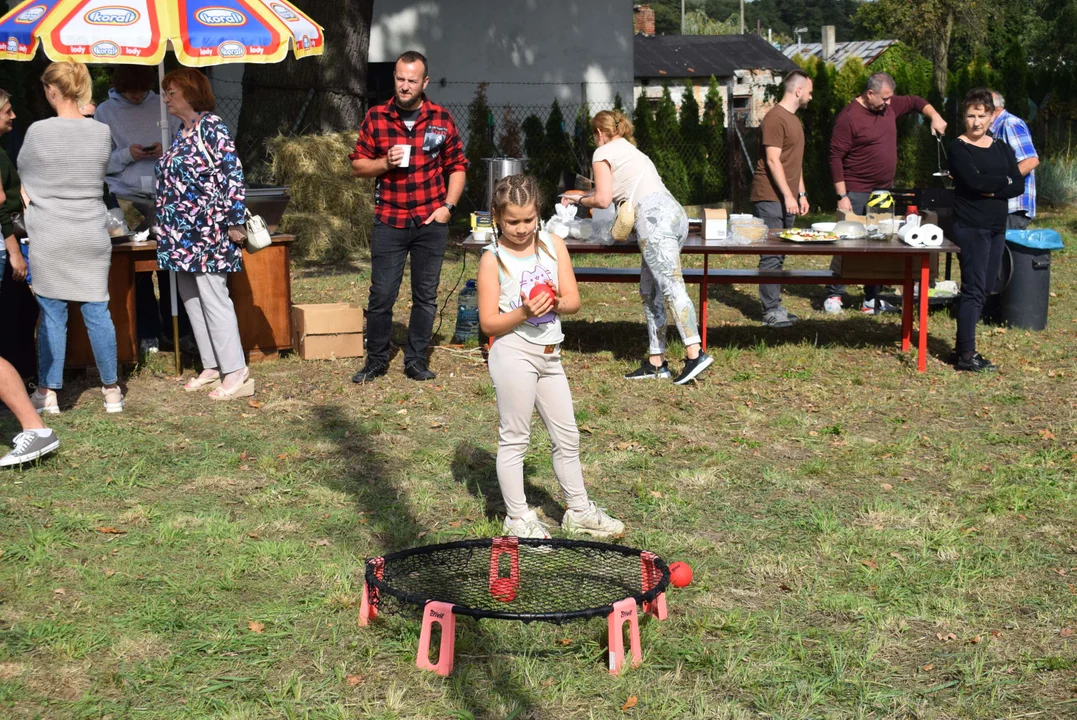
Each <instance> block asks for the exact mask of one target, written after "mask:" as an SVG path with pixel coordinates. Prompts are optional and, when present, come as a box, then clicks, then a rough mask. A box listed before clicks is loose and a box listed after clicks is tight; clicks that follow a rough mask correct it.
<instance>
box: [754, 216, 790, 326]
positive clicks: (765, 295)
mask: <svg viewBox="0 0 1077 720" xmlns="http://www.w3.org/2000/svg"><path fill="white" fill-rule="evenodd" d="M755 216H756V217H757V218H762V219H763V224H764V225H766V226H767V228H769V229H770V230H784V229H785V228H791V227H793V221H794V220H796V217H795V216H793V215H790V214H789V213H787V212H786V211H785V208H784V207H783V204H782V203H780V202H774V201H772V200H760V201H759V202H757V203H756V204H755ZM784 265H785V255H760V256H759V269H760V270H781V269H782V267H784ZM759 301H760V302H761V303H763V314H764V315H766V314H767V313H768V312H770V311H771V310H777V309H778V308H780V307H781V306H782V286H781V285H777V284H771V285H762V284H761V285H760V286H759Z"/></svg>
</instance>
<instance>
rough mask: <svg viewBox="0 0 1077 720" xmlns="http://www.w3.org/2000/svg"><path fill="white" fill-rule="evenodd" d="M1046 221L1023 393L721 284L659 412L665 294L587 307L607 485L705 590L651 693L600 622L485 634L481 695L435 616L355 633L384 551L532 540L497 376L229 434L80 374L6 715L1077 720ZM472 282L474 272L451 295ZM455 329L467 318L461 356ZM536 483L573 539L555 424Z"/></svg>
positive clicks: (65, 397)
mask: <svg viewBox="0 0 1077 720" xmlns="http://www.w3.org/2000/svg"><path fill="white" fill-rule="evenodd" d="M1048 223H1049V224H1053V225H1054V226H1056V227H1060V228H1064V229H1065V230H1066V235H1065V237H1066V241H1067V243H1068V244H1069V246H1070V248H1071V249H1070V250H1069V251H1064V252H1056V253H1055V254H1054V258H1053V260H1054V263H1053V285H1052V289H1053V291H1054V293H1055V296H1054V297H1053V298H1052V301H1051V316H1050V324H1049V327H1048V330H1047V331H1046V332H1042V333H1029V332H1023V331H1016V330H1004V329H1002V328H996V327H991V326H987V327H983V328H981V332H980V335H979V343H980V349H981V351H982V352H983V354H984V355H986V356H987V357H989V358H991V359H992V360H994V361H996V362H997V363H998V364H999V365H1000V367H1001V370H1000V372H999V373H998V374H997V375H991V376H983V377H970V376H968V375H958V374H955V373H954V372H953V371H952V370H951V369H950V368H949V367H948V366H947V365H945V364H944V362H943V359H945V357H946V356H947V354H948V353H949V351H950V349H951V345H952V338H953V335H954V322H953V320H952V319H951V317H950V316H949V314H948V312H947V311H945V310H942V311H939V312H935V313H933V314H932V317H931V331H932V334H931V342H930V350H931V354H932V358H930V359H929V362H928V372H927V374H925V375H920V374H917V373H916V372H915V357H912V356H905V355H902V354H901V353H900V352H899V347H898V337H899V320H898V318H897V317H896V316H894V317H891V316H886V317H882V318H878V319H876V318H868V317H861V316H859V314H858V313H847V315H846V317H844V318H843V319H834V318H831V317H829V316H824V315H823V313H822V312H821V311H819V310H813V309H812V303H815V304H816V306H817V305H818V303H819V302H820V301H821V300H822V289H821V288H814V287H804V288H799V287H792V288H788V293H787V296H786V300H787V305H788V306H789V307H790V309H791V310H792V311H793V312H794V313H796V314H798V315H800V316H801V318H802V321H801V322H800V323H799V324H798V325H796V326H795V327H793V328H790V329H787V330H768V329H765V328H763V327H762V326H761V325H760V322H759V306H758V300H757V298H756V294H755V288H754V286H740V287H721V288H715V289H714V290H712V292H713V296H712V303H711V317H710V323H709V325H710V342H711V345H712V353H713V355H714V357H715V359H716V362H715V365H714V367H713V369H712V370H711V371H710V372H709V373H708V374H707V375H705V376H704V377H703V379H702V380H701V381H700V382H698V383H696V384H694V385H690V386H686V387H683V388H681V387H676V386H673V385H671V384H669V383H635V384H633V383H629V382H628V381H625V380H623V379H621V375H622V374H623V373H624V372H625V371H626V370H628V369H629V368H630V367H631V366H633V365H634V363H636V362H638V359H639V358H640V357H641V356H642V353H643V351H644V340H645V333H644V330H643V325H642V313H641V310H640V304H639V299H638V295H637V293H636V291H635V289H634V288H633V287H631V286H613V285H588V286H584V287H583V297H584V307H583V310H582V312H581V313H580V314H579V315H578V316H577V317H575V318H573V319H571V320H570V321H568V322H566V324H565V328H566V333H567V336H568V340H567V342H566V352H565V365H566V368H567V372H568V374H569V378H570V381H571V383H572V387H573V392H574V396H575V403H576V408H577V418H578V421H579V424H580V427H581V430H582V434H583V439H582V446H583V461H584V467H585V474H586V478H587V481H588V484H589V490H590V492H591V494H592V496H593V497H594V498H595V499H597V500H598V501H599V503H600V504H602V505H604V506H606V507H607V508H608V509H609V511H610V512H611V513H612V514H614V515H616V516H618V517H620V518H623V519H624V520H625V521H626V523H627V524H628V526H629V531H628V534H627V536H626V537H625V540H624V542H625V543H626V544H629V545H632V546H636V547H643V548H647V549H651V550H654V551H656V552H658V553H659V554H660V555H662V556H663V557H664V558H666V559H667V560H670V561H672V560H685V561H687V562H689V563H690V564H691V565H692V566H693V567H694V569H695V582H694V583H693V584H692V585H691V586H689V587H687V588H685V589H681V590H673V591H671V592H670V594H669V608H670V619H669V620H668V621H666V622H663V623H657V622H653V621H645V622H643V624H642V632H643V652H644V662H643V665H642V666H641V667H639V668H637V669H632V670H629V671H627V672H625V673H624V674H623V675H621V676H620V677H612V676H610V675H609V673H608V672H607V671H606V656H605V651H604V641H605V626H604V623H603V622H602V621H600V620H591V621H588V622H583V623H575V624H568V625H564V626H560V627H558V626H552V625H542V624H538V625H530V626H524V625H520V624H515V623H506V622H493V621H484V622H482V623H478V624H477V623H475V622H474V621H471V620H470V619H466V618H463V619H461V620H460V622H459V624H458V639H457V646H456V648H457V655H456V670H455V672H454V674H453V676H452V677H451V678H450V679H447V680H446V679H442V678H439V677H436V676H434V675H431V674H429V673H424V672H421V671H419V670H417V669H416V668H415V666H414V662H415V646H416V640H417V636H418V631H419V627H418V623H417V622H415V621H413V620H410V619H408V618H405V617H402V616H388V617H385V616H382V617H379V618H378V621H377V622H376V623H375V624H374V625H373V626H372V627H370V628H358V627H356V616H357V613H358V607H359V596H360V590H361V588H362V580H361V577H360V572H361V567H362V563H363V561H364V559H365V558H368V557H372V556H375V555H380V554H383V553H385V552H388V551H391V550H394V549H400V548H404V547H410V546H413V545H416V544H421V543H431V542H441V541H448V540H453V539H460V538H469V537H480V536H489V535H494V534H496V533H497V532H498V530H499V528H500V517H501V508H500V497H499V495H498V492H497V484H496V476H495V471H494V457H495V453H496V422H497V414H496V410H495V406H494V402H493V390H492V388H491V385H490V381H489V377H488V374H487V372H486V369H485V366H484V365H483V362H482V357H481V355H480V354H479V352H478V350H468V349H462V348H450V347H445V346H442V347H438V348H437V349H436V350H434V354H433V360H432V366H433V368H434V369H435V370H436V371H437V372H438V379H437V380H436V381H434V382H431V383H426V384H417V383H414V382H412V381H410V380H407V379H406V378H405V377H404V375H403V372H402V367H401V358H400V356H399V355H398V356H397V357H396V358H394V361H393V365H392V368H391V371H390V375H389V376H388V377H385V378H382V379H381V380H380V381H379V382H377V383H376V384H374V385H370V386H364V387H359V386H355V385H353V384H352V383H351V382H350V378H351V375H352V373H353V372H354V371H355V370H357V369H358V368H359V367H360V365H361V361H352V360H347V361H339V362H302V361H300V360H298V359H296V358H294V357H289V358H283V359H281V360H279V361H276V362H272V363H266V364H261V365H257V366H255V367H254V375H255V377H256V378H257V382H258V394H257V397H256V400H255V401H254V402H250V403H248V402H242V403H236V404H225V405H220V404H213V405H211V404H210V402H209V401H208V400H207V399H206V398H205V397H204V396H201V395H198V394H187V393H184V392H182V390H181V384H180V381H179V380H177V379H176V378H174V377H172V375H171V374H170V372H169V362H168V358H167V357H165V356H162V355H157V356H153V357H152V358H151V359H150V361H149V362H148V364H147V365H145V366H142V367H139V368H136V369H134V370H133V371H132V372H131V374H130V375H129V377H128V378H127V381H126V382H127V389H128V392H129V402H128V406H127V410H126V411H125V412H124V413H123V414H122V415H119V416H106V415H105V414H104V411H103V409H102V408H101V404H100V394H99V392H98V391H97V390H96V387H95V386H94V385H93V383H92V378H89V377H85V376H81V377H80V376H76V377H73V378H69V381H68V387H67V389H66V390H65V391H64V393H62V394H61V405H62V407H64V408H65V411H64V413H63V414H62V415H60V416H58V417H56V418H55V419H53V420H52V424H53V425H54V427H56V429H57V430H58V431H59V433H60V435H61V438H62V443H63V445H62V447H61V450H60V452H59V453H58V454H57V455H56V456H55V457H53V458H50V459H48V460H47V461H45V462H42V463H41V464H40V465H38V466H35V467H30V468H27V469H25V470H22V471H14V472H6V473H4V474H2V475H0V552H2V556H0V716H2V717H4V718H50V719H52V718H57V719H58V718H111V719H112V720H118V719H120V718H230V719H232V720H241V719H243V720H247V719H252V720H253V719H254V718H289V719H291V718H311V719H315V718H317V719H325V720H329V719H340V718H386V719H388V718H516V719H517V720H522V719H524V718H543V719H545V718H617V717H640V718H730V719H733V718H736V719H741V718H905V719H910V720H911V719H912V718H917V719H922V720H926V719H929V718H931V719H935V718H938V719H941V718H1015V719H1016V718H1073V717H1077V636H1075V631H1077V538H1075V535H1074V527H1075V522H1077V479H1075V466H1077V442H1075V440H1074V438H1075V430H1077V393H1075V387H1077V363H1075V362H1074V359H1073V358H1074V348H1075V346H1077V343H1075V340H1077V338H1075V333H1077V258H1075V255H1074V253H1073V251H1072V247H1073V244H1074V242H1077V215H1074V214H1070V215H1067V216H1063V217H1055V218H1051V219H1045V220H1044V224H1048ZM580 262H581V264H594V263H593V262H592V261H591V260H581V261H580ZM808 262H811V261H804V260H797V261H795V263H791V264H794V266H799V267H803V266H805V265H806V263H808ZM816 262H817V263H818V261H816ZM474 268H475V258H474V257H470V258H468V259H467V267H466V268H465V271H464V272H463V275H466V276H468V277H471V276H473V271H474ZM459 276H461V258H460V256H454V257H452V258H451V259H450V260H448V261H447V263H446V267H445V271H444V273H443V288H442V289H443V292H442V298H443V299H444V298H446V297H447V296H448V295H447V293H448V291H449V290H450V289H452V288H453V286H454V285H455V284H456V281H457V278H458V277H459ZM368 281H369V263H368V261H367V259H365V258H363V257H356V258H355V259H354V261H353V264H352V265H348V266H338V267H297V268H296V269H295V277H294V285H293V293H294V299H295V301H296V302H324V301H330V300H350V301H354V302H358V303H364V304H365V299H366V288H367V284H368ZM406 296H407V288H406V287H405V289H404V292H402V294H401V297H402V300H401V301H400V303H399V305H398V319H399V320H401V321H404V322H406V311H407V310H406V306H407V301H406ZM452 324H453V310H452V305H451V302H450V307H449V309H448V310H446V312H445V319H444V325H442V327H441V333H440V337H441V340H442V342H446V341H447V339H448V338H449V337H450V336H451V334H452ZM400 337H402V335H400ZM678 358H679V355H678V354H677V353H674V354H672V357H671V359H672V360H678ZM674 364H675V365H676V366H677V367H679V361H678V362H676V363H674ZM188 374H190V371H189V372H188ZM2 427H3V431H4V433H5V435H4V437H10V436H11V435H13V434H14V432H15V431H16V429H17V428H16V426H15V425H14V423H13V420H12V418H11V417H10V416H6V417H5V418H4V420H3V423H2ZM527 474H528V482H529V488H528V492H529V497H530V499H531V502H532V503H533V504H534V505H537V506H540V507H541V508H542V511H543V512H544V513H545V514H546V515H547V516H548V517H549V518H551V519H552V520H554V521H557V520H559V519H560V516H561V508H560V506H559V504H558V497H559V491H558V488H557V485H556V482H555V481H554V479H553V476H552V472H551V465H550V458H549V444H548V440H547V438H546V435H545V431H544V430H543V429H542V428H541V423H538V422H537V421H536V424H535V433H534V437H533V441H532V448H531V451H530V453H529V455H528V462H527Z"/></svg>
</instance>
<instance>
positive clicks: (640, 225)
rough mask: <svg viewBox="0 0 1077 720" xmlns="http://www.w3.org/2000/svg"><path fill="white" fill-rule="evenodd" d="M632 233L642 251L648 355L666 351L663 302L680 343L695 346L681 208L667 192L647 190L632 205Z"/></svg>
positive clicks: (696, 328) (685, 218) (685, 220)
mask: <svg viewBox="0 0 1077 720" xmlns="http://www.w3.org/2000/svg"><path fill="white" fill-rule="evenodd" d="M636 233H637V234H638V235H639V248H640V252H641V253H642V254H643V266H642V268H641V270H640V279H639V294H640V296H641V297H642V298H643V314H644V316H646V318H647V342H648V344H649V349H648V354H650V355H664V354H665V352H666V325H667V322H668V321H667V319H666V304H667V303H668V304H669V307H670V308H671V309H672V310H673V321H674V322H675V323H676V325H677V331H678V332H679V333H680V334H681V342H683V343H684V344H685V346H686V347H687V346H688V345H695V344H696V343H698V342H699V325H698V322H697V320H696V308H695V306H694V305H693V304H692V301H691V300H690V299H689V298H688V291H687V290H686V289H685V287H684V277H683V276H682V275H681V248H682V247H683V246H684V241H685V240H687V239H688V216H686V215H685V214H684V208H682V207H681V204H680V203H679V202H677V201H676V200H675V199H674V198H673V196H672V195H670V194H669V193H667V192H656V193H651V194H650V195H648V196H646V197H644V198H643V199H641V200H640V201H639V203H638V204H637V205H636Z"/></svg>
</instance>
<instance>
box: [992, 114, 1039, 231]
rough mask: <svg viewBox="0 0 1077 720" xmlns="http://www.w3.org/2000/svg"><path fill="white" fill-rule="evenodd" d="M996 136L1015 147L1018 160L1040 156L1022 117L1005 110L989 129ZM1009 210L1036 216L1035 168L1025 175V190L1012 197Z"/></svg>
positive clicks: (1014, 150) (1031, 216)
mask: <svg viewBox="0 0 1077 720" xmlns="http://www.w3.org/2000/svg"><path fill="white" fill-rule="evenodd" d="M988 132H990V133H991V135H993V136H994V137H996V138H998V139H999V140H1002V141H1003V142H1004V143H1006V144H1007V145H1009V146H1010V147H1011V148H1013V152H1014V155H1016V156H1017V162H1021V161H1022V160H1028V159H1029V158H1034V157H1039V155H1038V154H1037V153H1036V148H1034V147H1033V146H1032V133H1030V132H1029V131H1028V125H1026V124H1025V121H1024V120H1022V119H1021V118H1019V117H1017V116H1016V115H1013V114H1012V113H1009V112H1007V111H1005V110H1003V111H1002V113H1001V114H1000V115H999V116H998V117H997V118H995V121H994V122H993V123H991V127H990V129H989V130H988ZM1009 212H1010V214H1011V215H1012V214H1013V213H1017V212H1024V213H1028V216H1029V217H1030V218H1033V217H1036V171H1035V170H1033V171H1032V172H1030V173H1029V174H1028V176H1027V177H1025V192H1024V194H1022V195H1019V196H1017V197H1015V198H1010V205H1009Z"/></svg>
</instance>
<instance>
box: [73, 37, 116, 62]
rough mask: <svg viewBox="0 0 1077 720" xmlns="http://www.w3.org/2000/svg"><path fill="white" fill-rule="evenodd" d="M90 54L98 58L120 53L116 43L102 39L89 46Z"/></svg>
mask: <svg viewBox="0 0 1077 720" xmlns="http://www.w3.org/2000/svg"><path fill="white" fill-rule="evenodd" d="M71 49H72V50H74V49H75V48H71ZM90 54H91V55H93V56H94V57H99V58H114V57H119V55H120V46H119V45H117V44H116V43H110V42H107V41H102V42H99V43H95V44H94V46H93V47H91V48H90Z"/></svg>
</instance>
